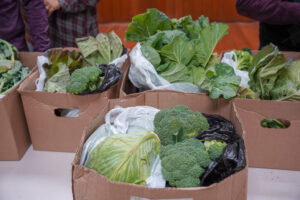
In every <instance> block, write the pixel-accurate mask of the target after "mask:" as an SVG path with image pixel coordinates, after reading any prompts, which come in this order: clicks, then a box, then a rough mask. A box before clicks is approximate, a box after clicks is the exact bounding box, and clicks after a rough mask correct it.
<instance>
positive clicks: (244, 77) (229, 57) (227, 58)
mask: <svg viewBox="0 0 300 200" xmlns="http://www.w3.org/2000/svg"><path fill="white" fill-rule="evenodd" d="M233 58H234V59H233ZM221 62H222V63H226V64H228V65H230V66H231V67H232V68H233V69H234V72H235V74H236V75H237V76H240V77H241V83H240V86H242V87H245V88H249V84H248V82H249V81H250V78H249V74H248V72H247V71H243V70H239V69H237V56H236V54H235V52H234V51H230V52H226V53H225V54H224V56H223V58H222V61H221Z"/></svg>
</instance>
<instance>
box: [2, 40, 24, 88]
mask: <svg viewBox="0 0 300 200" xmlns="http://www.w3.org/2000/svg"><path fill="white" fill-rule="evenodd" d="M18 54H19V52H18V50H17V48H16V47H15V46H13V45H12V44H10V43H9V42H7V41H5V40H1V39H0V94H1V93H7V92H8V91H9V89H11V88H13V87H14V86H15V85H16V84H18V83H19V82H20V81H21V80H22V79H24V78H25V77H26V75H27V74H28V73H29V68H27V67H24V66H22V64H21V62H20V61H19V60H18V59H19V55H18Z"/></svg>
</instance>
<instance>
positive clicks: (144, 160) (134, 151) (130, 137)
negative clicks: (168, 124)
mask: <svg viewBox="0 0 300 200" xmlns="http://www.w3.org/2000/svg"><path fill="white" fill-rule="evenodd" d="M159 151H160V142H159V138H158V137H157V135H156V134H155V133H153V132H150V131H147V132H139V133H132V134H117V135H113V136H109V137H107V138H106V139H105V140H104V141H103V142H101V143H100V144H99V145H98V146H97V147H96V148H95V149H93V151H92V152H91V154H90V156H89V158H88V160H87V163H86V167H88V168H90V169H94V170H96V171H97V172H98V173H99V174H102V175H103V176H106V177H107V178H108V179H110V180H113V181H120V182H125V183H133V184H139V185H146V179H147V178H148V177H149V176H150V169H151V166H152V164H153V163H154V160H155V159H156V157H157V155H158V154H159Z"/></svg>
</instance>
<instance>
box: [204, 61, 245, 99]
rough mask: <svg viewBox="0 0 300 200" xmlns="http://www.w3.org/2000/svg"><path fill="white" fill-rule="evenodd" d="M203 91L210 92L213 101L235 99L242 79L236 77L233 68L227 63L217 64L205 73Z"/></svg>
mask: <svg viewBox="0 0 300 200" xmlns="http://www.w3.org/2000/svg"><path fill="white" fill-rule="evenodd" d="M205 76H206V77H205V80H204V81H203V82H202V84H201V85H200V87H201V89H204V90H206V91H208V92H209V96H210V97H211V98H212V99H217V98H219V97H221V96H223V97H224V98H225V99H229V98H232V97H235V96H236V94H237V91H238V89H239V85H240V82H241V77H239V76H236V75H235V73H234V70H233V68H232V67H230V66H229V65H227V64H225V63H220V64H216V65H215V67H214V68H209V69H208V70H207V71H206V73H205Z"/></svg>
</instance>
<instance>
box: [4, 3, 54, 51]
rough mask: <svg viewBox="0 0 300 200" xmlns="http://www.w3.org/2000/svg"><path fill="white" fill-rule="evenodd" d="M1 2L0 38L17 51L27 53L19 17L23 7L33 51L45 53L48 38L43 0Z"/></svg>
mask: <svg viewBox="0 0 300 200" xmlns="http://www.w3.org/2000/svg"><path fill="white" fill-rule="evenodd" d="M22 3H23V5H21V2H20V1H19V0H1V1H0V24H1V28H0V38H1V39H4V40H6V41H8V42H10V43H11V44H13V45H14V46H16V47H17V49H18V50H19V51H28V46H27V44H26V40H25V25H24V21H23V19H24V18H23V16H22V15H21V6H24V13H25V14H26V18H27V22H28V28H29V32H30V36H31V38H32V45H33V50H34V51H45V50H47V49H48V48H49V47H50V39H49V37H48V18H47V10H46V9H45V6H44V4H43V0H22Z"/></svg>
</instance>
